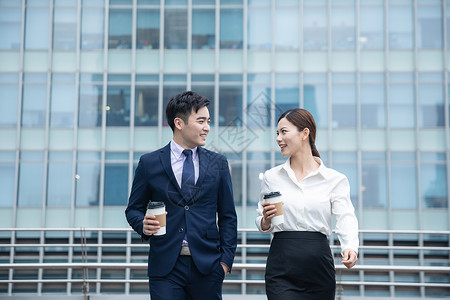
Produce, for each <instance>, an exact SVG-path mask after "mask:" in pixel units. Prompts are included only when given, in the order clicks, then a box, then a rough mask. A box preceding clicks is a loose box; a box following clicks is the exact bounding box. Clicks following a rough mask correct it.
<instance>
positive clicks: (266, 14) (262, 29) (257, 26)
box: [248, 8, 272, 50]
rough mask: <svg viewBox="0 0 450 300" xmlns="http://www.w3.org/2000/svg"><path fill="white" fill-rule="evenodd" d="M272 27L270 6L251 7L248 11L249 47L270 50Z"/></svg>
mask: <svg viewBox="0 0 450 300" xmlns="http://www.w3.org/2000/svg"><path fill="white" fill-rule="evenodd" d="M271 27H272V26H271V17H270V10H269V8H250V9H249V11H248V49H253V50H255V49H256V50H270V49H271V42H270V36H271V32H272V28H271Z"/></svg>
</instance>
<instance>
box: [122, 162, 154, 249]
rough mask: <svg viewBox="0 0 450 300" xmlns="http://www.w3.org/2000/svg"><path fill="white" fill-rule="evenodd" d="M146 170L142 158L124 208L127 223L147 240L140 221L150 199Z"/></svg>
mask: <svg viewBox="0 0 450 300" xmlns="http://www.w3.org/2000/svg"><path fill="white" fill-rule="evenodd" d="M146 178H147V176H146V172H145V167H144V162H143V161H142V158H141V159H140V160H139V164H138V166H137V168H136V171H135V175H134V180H133V186H132V188H131V193H130V198H129V200H128V206H127V208H126V210H125V215H126V217H127V221H128V224H130V226H131V227H132V228H133V229H134V231H136V232H137V233H138V234H139V235H140V236H141V237H142V238H143V239H145V240H148V239H149V237H148V235H145V234H144V231H143V224H142V221H143V220H144V216H145V213H146V211H147V204H148V202H149V200H150V199H151V193H150V190H149V188H148V186H147V180H146Z"/></svg>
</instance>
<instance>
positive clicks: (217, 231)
mask: <svg viewBox="0 0 450 300" xmlns="http://www.w3.org/2000/svg"><path fill="white" fill-rule="evenodd" d="M197 149H198V157H199V177H198V180H197V182H196V185H195V189H194V193H192V194H193V195H192V197H191V198H190V199H188V198H187V197H184V196H183V194H182V193H181V189H180V187H179V185H178V183H177V180H176V178H175V175H174V173H173V171H172V166H171V160H170V143H169V144H168V145H167V146H165V147H163V148H161V149H159V150H156V151H154V152H152V153H147V154H144V155H142V156H141V158H140V161H139V165H138V166H137V168H136V171H135V176H134V181H133V187H132V189H131V194H130V198H129V201H128V207H127V209H126V211H125V214H126V217H127V220H128V223H129V224H130V225H131V227H132V228H133V229H134V230H135V231H136V232H137V233H138V234H139V235H141V237H142V238H143V239H145V240H149V241H150V253H149V258H148V275H149V276H165V275H167V274H168V273H169V272H170V271H171V270H172V268H173V267H174V266H175V263H176V261H177V258H178V255H179V253H180V249H181V244H182V241H183V238H184V235H185V234H186V235H187V239H188V242H189V248H190V250H191V254H192V259H193V260H194V263H195V265H196V266H197V268H198V270H199V271H200V272H201V273H203V274H208V273H209V272H210V271H211V270H212V268H213V267H214V266H216V267H217V263H218V262H224V263H225V264H227V266H228V267H229V268H230V269H231V267H232V264H233V260H234V255H235V252H236V244H237V217H236V210H235V207H234V201H233V191H232V186H231V176H230V171H229V168H228V162H227V160H226V158H225V157H224V156H223V155H220V154H218V153H215V152H212V151H209V150H206V149H204V148H201V147H198V148H197ZM149 201H162V202H164V203H165V204H166V211H167V216H166V234H165V235H164V236H153V235H150V236H148V235H145V234H144V233H143V224H142V220H143V219H144V215H145V213H146V210H147V204H148V202H149Z"/></svg>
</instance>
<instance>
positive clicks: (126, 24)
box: [108, 9, 132, 49]
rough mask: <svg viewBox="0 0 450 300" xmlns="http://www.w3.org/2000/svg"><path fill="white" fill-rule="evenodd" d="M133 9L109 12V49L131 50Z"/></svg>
mask: <svg viewBox="0 0 450 300" xmlns="http://www.w3.org/2000/svg"><path fill="white" fill-rule="evenodd" d="M131 24H132V15H131V9H111V10H110V11H109V41H108V48H109V49H131Z"/></svg>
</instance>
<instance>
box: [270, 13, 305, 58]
mask: <svg viewBox="0 0 450 300" xmlns="http://www.w3.org/2000/svg"><path fill="white" fill-rule="evenodd" d="M298 14H299V10H298V7H295V6H294V7H286V8H277V9H276V10H275V20H276V21H275V48H276V49H278V50H292V49H298V47H299V37H300V33H299V30H300V29H299V28H300V25H299V20H300V18H299V16H298Z"/></svg>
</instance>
